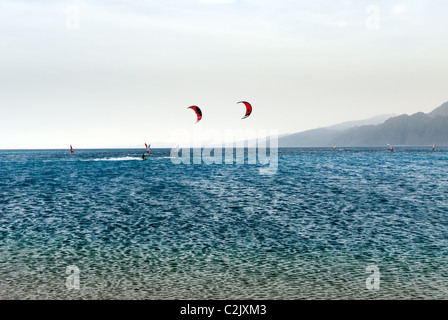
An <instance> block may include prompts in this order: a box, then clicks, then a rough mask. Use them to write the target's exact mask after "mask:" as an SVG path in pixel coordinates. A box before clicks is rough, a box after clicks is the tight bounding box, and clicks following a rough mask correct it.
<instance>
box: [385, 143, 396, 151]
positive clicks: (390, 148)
mask: <svg viewBox="0 0 448 320" xmlns="http://www.w3.org/2000/svg"><path fill="white" fill-rule="evenodd" d="M387 146H388V147H389V148H388V149H387V150H389V151H390V152H394V151H395V150H394V148H392V146H391V145H390V144H387Z"/></svg>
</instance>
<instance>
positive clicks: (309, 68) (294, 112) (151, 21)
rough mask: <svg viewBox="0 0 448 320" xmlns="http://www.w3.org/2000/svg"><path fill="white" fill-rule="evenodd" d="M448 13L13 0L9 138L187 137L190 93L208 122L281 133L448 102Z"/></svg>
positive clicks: (6, 68) (8, 38) (7, 48)
mask: <svg viewBox="0 0 448 320" xmlns="http://www.w3.org/2000/svg"><path fill="white" fill-rule="evenodd" d="M447 14H448V2H446V1H445V0H443V1H442V0H431V1H424V0H411V1H402V2H400V1H397V2H394V1H391V0H388V1H385V0H379V1H374V0H369V1H364V0H356V1H350V0H313V1H311V0H310V1H299V0H297V1H294V0H275V1H274V0H271V1H267V0H233V1H232V0H184V1H180V0H164V1H151V0H126V1H124V0H109V1H106V0H91V1H61V0H58V1H50V0H48V1H19V0H13V1H12V0H11V1H9V0H0V108H1V109H0V110H1V116H0V149H6V148H67V147H68V145H69V144H73V146H74V147H77V148H82V147H88V148H90V147H110V146H130V147H132V146H140V145H143V143H144V142H149V143H152V144H153V147H157V146H158V145H157V144H158V143H159V142H162V141H166V142H169V143H173V144H176V141H174V140H175V139H173V137H172V135H173V131H175V130H178V129H183V130H186V131H192V130H193V128H194V124H195V122H196V118H195V115H194V114H193V112H192V111H191V110H187V107H189V106H191V105H198V106H199V107H200V108H201V109H202V111H203V113H204V118H203V120H202V127H203V129H207V128H208V129H210V128H216V129H219V130H225V129H232V128H239V129H242V130H246V129H249V128H252V129H268V130H269V129H278V130H279V133H294V132H298V131H302V130H306V129H311V128H316V127H321V126H327V125H331V124H335V123H339V122H343V121H348V120H357V119H364V118H368V117H371V116H374V115H378V114H384V113H396V114H401V113H408V114H410V113H414V112H417V111H423V112H429V111H431V110H432V109H434V108H436V107H438V106H439V105H440V104H442V103H443V102H446V101H448V90H447V83H448V60H447V57H448V36H447V30H448V19H446V15H447ZM241 100H247V101H250V102H251V103H252V105H253V107H254V111H253V114H252V116H251V117H249V118H248V119H245V120H241V118H242V117H243V116H244V111H245V110H244V107H243V106H242V104H237V102H238V101H241ZM160 146H162V145H160Z"/></svg>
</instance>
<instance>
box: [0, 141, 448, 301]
mask: <svg viewBox="0 0 448 320" xmlns="http://www.w3.org/2000/svg"><path fill="white" fill-rule="evenodd" d="M143 152H144V150H141V149H110V150H106V149H98V150H94V149H86V150H75V153H74V154H71V153H70V151H69V150H2V151H0V299H2V300H10V299H11V300H12V299H14V300H29V299H33V300H35V299H37V300H47V299H51V300H59V299H64V300H66V299H68V300H72V299H73V300H79V299H82V300H97V299H108V300H121V299H123V300H124V299H126V300H128V299H131V300H173V299H175V300H183V299H188V300H211V299H213V300H228V299H232V300H239V299H242V300H264V299H266V300H328V299H330V300H347V299H348V300H358V299H362V300H383V299H394V300H402V299H403V300H404V299H448V147H436V150H435V151H431V148H430V146H427V147H397V148H396V151H395V152H389V151H388V150H387V148H337V149H336V150H332V148H280V149H279V150H278V166H277V168H275V170H270V168H269V165H266V164H261V163H258V162H257V163H253V164H249V163H236V162H235V163H227V164H216V163H215V164H206V163H204V162H201V163H195V164H193V163H191V164H186V163H180V164H177V163H173V161H172V159H171V158H170V157H169V152H170V150H169V149H154V150H152V155H149V156H148V161H142V157H141V156H142V153H143Z"/></svg>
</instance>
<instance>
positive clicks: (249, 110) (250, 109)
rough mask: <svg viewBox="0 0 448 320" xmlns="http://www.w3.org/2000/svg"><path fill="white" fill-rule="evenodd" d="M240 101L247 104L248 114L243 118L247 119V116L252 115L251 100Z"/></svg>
mask: <svg viewBox="0 0 448 320" xmlns="http://www.w3.org/2000/svg"><path fill="white" fill-rule="evenodd" d="M238 103H244V105H245V106H246V115H245V116H244V118H242V119H246V118H247V117H249V116H250V114H251V113H252V106H251V104H250V103H249V102H247V101H240V102H238Z"/></svg>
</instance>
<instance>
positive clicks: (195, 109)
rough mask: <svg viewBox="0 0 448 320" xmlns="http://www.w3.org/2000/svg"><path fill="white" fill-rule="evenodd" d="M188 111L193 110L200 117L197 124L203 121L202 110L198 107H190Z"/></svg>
mask: <svg viewBox="0 0 448 320" xmlns="http://www.w3.org/2000/svg"><path fill="white" fill-rule="evenodd" d="M187 109H192V110H193V111H194V112H196V115H197V116H198V121H196V123H198V122H199V121H201V119H202V111H201V109H199V107H198V106H191V107H188V108H187Z"/></svg>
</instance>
